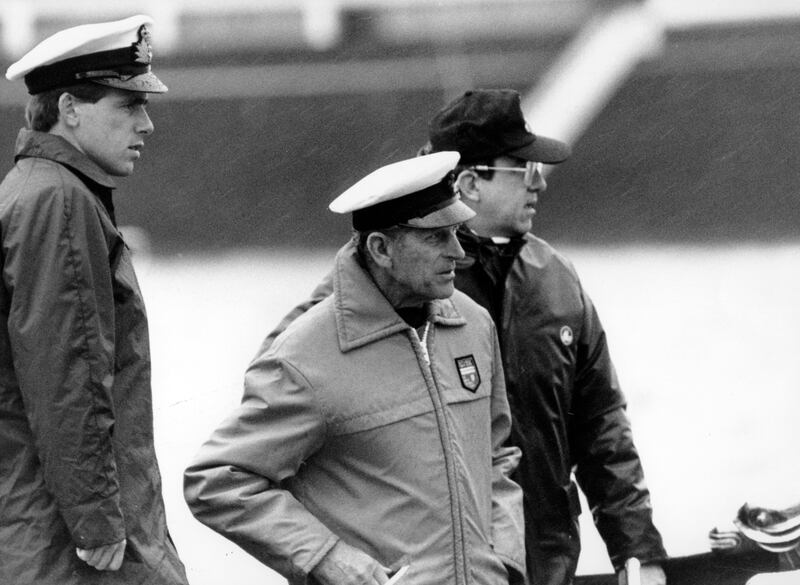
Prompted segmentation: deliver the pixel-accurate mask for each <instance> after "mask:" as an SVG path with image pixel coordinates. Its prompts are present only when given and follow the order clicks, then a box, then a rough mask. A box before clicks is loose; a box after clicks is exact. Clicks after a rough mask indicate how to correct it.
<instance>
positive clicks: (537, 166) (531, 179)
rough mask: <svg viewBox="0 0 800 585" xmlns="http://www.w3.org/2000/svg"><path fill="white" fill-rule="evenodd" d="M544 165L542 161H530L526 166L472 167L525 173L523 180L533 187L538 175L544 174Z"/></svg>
mask: <svg viewBox="0 0 800 585" xmlns="http://www.w3.org/2000/svg"><path fill="white" fill-rule="evenodd" d="M543 167H544V165H543V164H542V163H540V162H533V161H528V162H527V163H525V166H524V167H490V166H488V165H473V166H472V167H470V168H471V169H472V170H474V171H507V172H510V173H525V175H524V176H523V177H522V182H523V183H524V184H525V186H526V187H533V185H534V184H535V182H536V175H537V174H538V175H541V174H542V168H543Z"/></svg>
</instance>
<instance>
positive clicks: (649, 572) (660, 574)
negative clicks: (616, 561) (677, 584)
mask: <svg viewBox="0 0 800 585" xmlns="http://www.w3.org/2000/svg"><path fill="white" fill-rule="evenodd" d="M639 578H640V580H639V581H636V582H635V583H636V584H637V585H639V584H641V585H666V583H667V576H666V575H665V574H664V569H662V568H661V565H659V564H657V563H651V564H648V565H642V566H641V568H640V569H639ZM628 583H634V582H633V581H628V575H627V572H626V570H625V569H622V570H621V571H620V572H619V585H627V584H628Z"/></svg>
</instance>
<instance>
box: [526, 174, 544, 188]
mask: <svg viewBox="0 0 800 585" xmlns="http://www.w3.org/2000/svg"><path fill="white" fill-rule="evenodd" d="M546 190H547V181H545V180H544V175H543V174H542V173H536V177H534V180H533V183H531V184H530V185H529V186H528V191H536V192H537V193H542V192H543V191H546Z"/></svg>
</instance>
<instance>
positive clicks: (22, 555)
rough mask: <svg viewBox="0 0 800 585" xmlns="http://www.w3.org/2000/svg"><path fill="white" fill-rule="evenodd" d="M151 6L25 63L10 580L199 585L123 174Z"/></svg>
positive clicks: (14, 179) (6, 545)
mask: <svg viewBox="0 0 800 585" xmlns="http://www.w3.org/2000/svg"><path fill="white" fill-rule="evenodd" d="M151 24H152V21H151V19H150V18H149V17H147V16H134V17H131V18H127V19H124V20H119V21H115V22H107V23H101V24H90V25H85V26H78V27H75V28H71V29H68V30H64V31H61V32H59V33H57V34H55V35H53V36H52V37H50V38H47V39H45V40H44V41H42V42H41V43H40V44H39V45H37V46H36V47H34V48H33V49H32V50H31V51H30V52H29V53H28V54H26V55H25V56H24V57H22V58H21V59H20V60H19V61H18V62H17V63H14V64H13V65H12V66H11V67H9V69H8V72H7V74H6V76H7V77H8V79H10V80H12V81H13V80H17V79H21V78H22V79H24V82H25V85H26V86H27V88H28V92H29V93H30V94H31V98H30V100H29V103H28V106H27V109H26V119H27V124H28V127H27V128H25V129H23V130H21V131H20V133H19V137H18V138H17V145H16V157H15V165H14V168H13V169H12V170H11V171H10V172H9V173H8V175H7V176H6V178H5V179H4V180H3V182H2V184H0V238H1V239H2V250H3V254H2V259H1V260H0V262H1V263H2V283H0V307H2V311H0V312H1V313H2V315H3V317H2V318H3V319H4V323H3V325H4V326H3V327H2V333H0V379H2V383H1V384H0V467H2V472H1V473H0V583H4V584H5V583H8V584H12V583H13V584H14V585H28V584H31V585H32V584H36V585H56V584H58V585H70V584H81V585H88V584H117V583H120V584H121V583H147V584H148V585H182V584H185V583H186V576H185V571H184V568H183V565H182V563H181V561H180V559H179V558H178V554H177V552H176V550H175V546H174V544H173V543H172V540H171V539H170V537H169V533H168V532H167V527H166V523H165V516H164V503H163V499H162V495H161V478H160V475H159V470H158V464H157V462H156V454H155V451H154V447H153V414H152V406H151V402H152V401H151V389H150V356H149V345H148V343H149V342H148V333H147V318H146V315H145V309H144V304H143V301H142V296H141V294H140V292H139V288H138V285H137V283H136V275H135V274H134V271H133V266H132V264H131V259H130V252H129V251H128V247H127V246H126V245H125V242H124V241H123V238H122V236H121V234H120V232H119V230H118V229H117V224H116V220H115V217H114V208H113V204H112V190H113V188H114V178H115V177H123V176H127V175H129V174H131V172H133V167H134V164H135V162H136V161H137V160H138V159H139V157H140V156H141V154H142V147H143V145H144V140H145V138H146V137H147V136H149V135H150V133H152V132H153V123H152V122H151V121H150V117H149V116H148V114H147V111H146V109H145V106H146V104H147V97H148V94H149V93H161V92H164V91H166V90H167V88H166V87H165V86H164V84H163V83H161V81H160V80H159V79H158V78H157V77H156V76H155V75H154V74H153V73H152V72H151V71H150V61H151V58H152V51H151V46H150V32H149V28H148V27H149V26H150V25H151Z"/></svg>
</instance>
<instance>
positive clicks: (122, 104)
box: [74, 89, 154, 177]
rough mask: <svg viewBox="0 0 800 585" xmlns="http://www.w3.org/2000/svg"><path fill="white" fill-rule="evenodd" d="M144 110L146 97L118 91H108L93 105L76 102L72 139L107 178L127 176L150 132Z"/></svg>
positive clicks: (138, 93) (136, 93) (150, 127)
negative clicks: (106, 174)
mask: <svg viewBox="0 0 800 585" xmlns="http://www.w3.org/2000/svg"><path fill="white" fill-rule="evenodd" d="M146 106H147V94H146V93H140V92H134V91H126V90H121V89H110V90H109V92H108V94H106V95H105V96H104V97H102V98H101V99H100V100H98V101H97V102H95V103H89V102H82V101H79V102H77V103H76V105H75V112H76V115H77V116H78V124H77V126H76V127H75V129H74V137H75V141H76V143H77V146H78V148H79V149H80V150H81V151H82V152H83V153H85V154H86V156H88V157H89V158H90V159H92V160H93V161H94V162H95V163H96V164H97V165H98V166H99V167H100V168H102V169H103V170H104V171H105V172H107V173H108V174H109V175H114V176H118V177H126V176H128V175H130V174H131V173H132V172H133V166H134V163H135V162H136V161H137V160H139V157H140V156H141V151H142V148H143V146H144V137H145V136H147V135H149V134H151V133H152V132H153V129H154V128H153V123H152V122H151V121H150V116H148V115H147V110H146Z"/></svg>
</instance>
